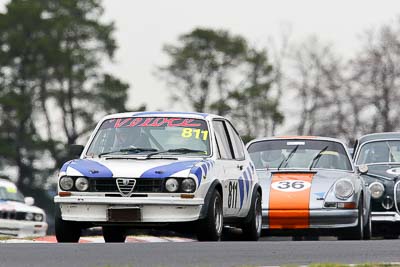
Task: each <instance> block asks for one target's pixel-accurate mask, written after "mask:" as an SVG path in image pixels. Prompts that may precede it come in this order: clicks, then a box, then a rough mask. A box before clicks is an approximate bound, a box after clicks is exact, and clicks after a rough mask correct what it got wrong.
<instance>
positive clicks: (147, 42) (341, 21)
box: [104, 0, 400, 110]
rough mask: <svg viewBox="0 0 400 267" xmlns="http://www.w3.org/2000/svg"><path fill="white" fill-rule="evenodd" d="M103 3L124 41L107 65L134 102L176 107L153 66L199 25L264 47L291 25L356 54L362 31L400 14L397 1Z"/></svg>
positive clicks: (297, 32) (297, 33) (299, 33)
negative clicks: (127, 87) (125, 85)
mask: <svg viewBox="0 0 400 267" xmlns="http://www.w3.org/2000/svg"><path fill="white" fill-rule="evenodd" d="M104 7H105V18H106V20H113V21H115V24H116V28H117V29H116V33H115V37H116V39H117V41H118V44H119V49H118V51H117V53H116V61H115V64H114V65H113V66H110V65H108V64H107V66H106V68H107V69H108V70H110V71H112V72H113V73H114V74H116V75H117V76H119V77H120V78H122V79H123V80H125V81H127V82H129V83H130V85H131V94H130V103H129V106H130V107H135V106H138V105H139V104H141V103H144V104H146V105H147V107H148V109H150V110H154V109H163V110H172V109H176V108H177V107H174V106H171V105H170V104H169V101H168V88H166V86H165V84H164V83H163V82H162V81H160V80H158V79H157V78H156V77H155V76H154V71H155V69H156V66H160V65H162V64H164V63H165V62H166V57H165V56H164V55H163V53H162V47H163V45H164V44H165V43H171V42H175V41H176V39H177V37H178V36H179V35H180V34H182V33H186V32H189V31H191V30H192V29H193V28H194V27H212V28H218V29H227V30H229V31H231V32H232V33H235V34H241V35H243V36H245V37H246V38H248V40H249V41H250V42H251V43H253V44H257V45H260V46H263V45H267V43H268V41H267V39H268V37H269V36H272V37H274V36H275V37H277V36H278V35H279V31H280V29H281V28H282V24H290V25H291V27H292V37H293V38H294V39H295V40H301V39H302V38H304V37H306V36H307V35H309V34H316V35H318V36H319V37H320V38H322V39H323V40H325V41H329V42H331V43H333V44H334V45H335V46H336V47H337V49H338V50H339V51H340V52H341V53H349V54H351V53H352V52H354V51H355V50H356V49H357V44H358V42H357V40H358V39H359V37H360V34H361V33H362V32H363V31H365V30H366V29H368V28H371V27H374V26H378V25H380V24H382V23H386V22H390V21H393V20H395V19H396V17H397V16H398V15H399V14H400V1H398V0H384V1H379V0H374V1H373V0H335V1H327V0H324V1H322V0H301V1H300V0H275V1H272V0H263V1H261V0H260V1H255V0H247V1H235V0H218V1H216V0H202V1H188V0H186V1H185V0H146V1H122V0H120V1H116V0H104ZM169 90H172V88H169Z"/></svg>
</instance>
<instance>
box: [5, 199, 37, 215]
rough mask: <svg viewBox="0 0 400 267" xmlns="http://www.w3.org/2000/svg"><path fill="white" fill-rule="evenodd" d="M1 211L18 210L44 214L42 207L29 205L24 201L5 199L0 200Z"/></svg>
mask: <svg viewBox="0 0 400 267" xmlns="http://www.w3.org/2000/svg"><path fill="white" fill-rule="evenodd" d="M0 211H17V212H32V213H40V214H44V211H43V210H42V209H41V208H38V207H36V206H29V205H26V204H25V203H22V202H17V201H4V200H0Z"/></svg>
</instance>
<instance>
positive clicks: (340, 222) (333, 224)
mask: <svg viewBox="0 0 400 267" xmlns="http://www.w3.org/2000/svg"><path fill="white" fill-rule="evenodd" d="M287 212H290V211H287ZM262 214H263V226H262V228H263V229H269V225H268V210H263V211H262ZM357 223H358V209H317V210H310V211H309V226H308V228H306V229H324V228H325V229H331V228H346V227H354V226H356V225H357ZM290 228H291V227H290ZM290 228H289V229H290ZM282 229H283V230H284V229H285V227H282Z"/></svg>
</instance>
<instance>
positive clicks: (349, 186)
mask: <svg viewBox="0 0 400 267" xmlns="http://www.w3.org/2000/svg"><path fill="white" fill-rule="evenodd" d="M353 193H354V186H353V183H352V182H351V181H349V180H347V179H342V180H339V181H337V182H336V184H335V196H336V197H337V198H338V199H348V198H349V197H350V196H351V195H353Z"/></svg>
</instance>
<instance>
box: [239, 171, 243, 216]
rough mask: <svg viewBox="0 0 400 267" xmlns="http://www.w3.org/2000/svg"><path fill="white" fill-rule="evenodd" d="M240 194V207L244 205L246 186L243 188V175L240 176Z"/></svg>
mask: <svg viewBox="0 0 400 267" xmlns="http://www.w3.org/2000/svg"><path fill="white" fill-rule="evenodd" d="M239 194H240V208H242V205H243V197H244V188H243V177H241V176H240V178H239Z"/></svg>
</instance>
